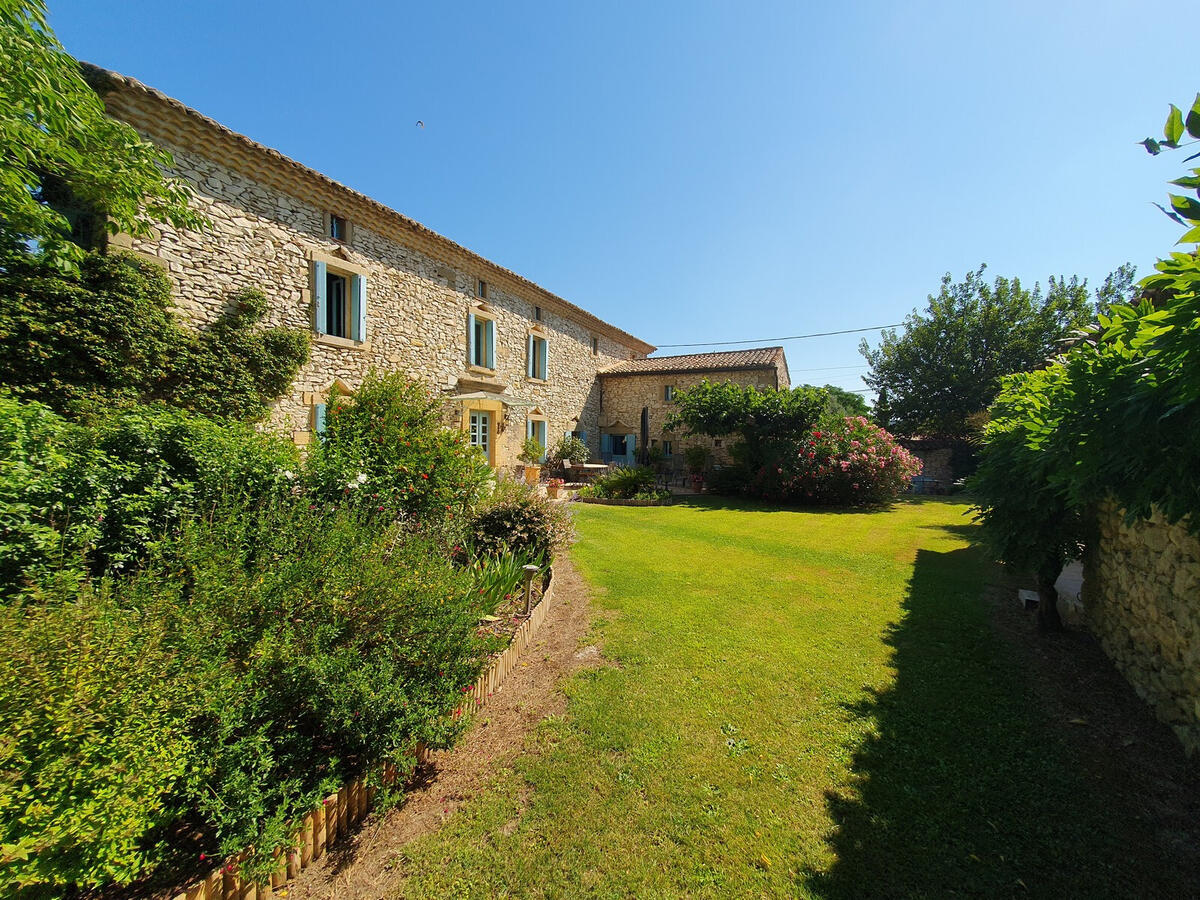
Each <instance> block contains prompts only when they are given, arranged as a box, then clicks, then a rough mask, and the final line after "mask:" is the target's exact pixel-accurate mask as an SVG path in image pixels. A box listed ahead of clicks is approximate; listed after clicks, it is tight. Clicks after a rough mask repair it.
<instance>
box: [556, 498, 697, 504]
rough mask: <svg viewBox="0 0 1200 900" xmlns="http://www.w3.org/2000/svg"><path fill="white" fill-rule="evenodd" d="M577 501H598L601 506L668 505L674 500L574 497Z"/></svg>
mask: <svg viewBox="0 0 1200 900" xmlns="http://www.w3.org/2000/svg"><path fill="white" fill-rule="evenodd" d="M575 499H576V501H578V502H579V503H598V504H600V505H601V506H670V505H671V504H672V503H674V502H675V499H674V498H671V499H669V500H618V499H616V498H614V497H576V498H575Z"/></svg>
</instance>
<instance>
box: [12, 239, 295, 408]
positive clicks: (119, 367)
mask: <svg viewBox="0 0 1200 900" xmlns="http://www.w3.org/2000/svg"><path fill="white" fill-rule="evenodd" d="M0 296H3V297H4V303H3V304H0V370H2V371H3V373H4V374H3V376H0V382H2V383H3V384H4V385H5V386H6V387H7V388H9V390H11V391H12V393H13V394H15V395H16V396H18V397H21V398H23V399H26V400H37V401H38V402H41V403H45V404H46V405H47V406H50V407H52V408H53V409H55V410H57V411H59V412H66V413H71V414H76V415H77V414H80V413H82V412H85V411H86V410H87V409H89V408H90V407H92V406H95V405H97V404H102V405H112V404H119V403H126V402H147V401H153V400H161V401H164V402H166V403H169V404H170V405H172V406H178V407H181V408H184V409H188V410H191V411H192V412H198V413H201V414H203V415H209V416H227V417H229V418H235V419H244V420H255V419H260V418H262V416H263V415H264V414H265V413H266V412H267V409H268V408H269V405H270V403H271V402H272V401H274V400H275V399H277V398H278V397H280V396H281V395H282V394H283V393H284V392H285V391H287V389H288V388H289V386H290V385H291V383H292V379H293V378H295V376H296V372H297V371H298V370H299V368H300V366H301V365H303V364H304V361H305V360H306V359H307V358H308V335H307V333H306V332H304V331H302V330H299V329H291V328H262V327H259V326H260V323H261V321H262V319H263V318H264V317H265V315H266V308H267V303H266V298H265V297H264V296H263V295H262V294H261V293H260V292H257V291H243V292H241V293H239V294H237V295H235V296H234V297H233V298H232V299H231V303H230V305H229V309H228V310H227V312H226V313H225V315H223V316H221V317H219V318H218V319H217V320H216V321H215V322H213V323H211V324H209V325H208V326H206V327H204V328H201V329H199V330H194V329H191V328H185V327H182V326H181V325H180V324H178V323H177V321H176V319H175V317H174V314H173V312H172V310H171V288H170V280H169V279H168V278H167V276H166V274H165V273H163V271H162V270H161V269H160V268H158V267H157V266H155V265H154V264H153V263H149V262H145V261H144V260H139V259H137V258H136V257H134V256H131V255H128V254H120V253H111V254H97V253H88V254H86V255H85V256H84V257H83V259H82V262H81V264H80V267H79V269H78V270H77V271H75V272H70V273H66V272H62V271H60V270H58V269H57V268H55V267H54V266H53V265H51V264H50V263H49V262H48V261H46V260H45V259H42V258H38V257H33V256H30V255H28V254H25V253H20V252H14V253H11V254H9V255H8V256H7V257H4V256H3V255H0Z"/></svg>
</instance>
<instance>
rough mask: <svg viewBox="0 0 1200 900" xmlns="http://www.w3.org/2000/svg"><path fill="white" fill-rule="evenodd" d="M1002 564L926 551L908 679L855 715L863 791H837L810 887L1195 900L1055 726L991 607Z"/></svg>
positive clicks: (910, 623)
mask: <svg viewBox="0 0 1200 900" xmlns="http://www.w3.org/2000/svg"><path fill="white" fill-rule="evenodd" d="M957 528H958V526H951V530H957ZM989 571H990V568H989V566H988V563H987V561H986V558H985V556H984V555H983V553H982V552H981V551H980V550H978V549H977V548H973V547H972V548H964V549H960V550H954V551H951V552H946V553H937V552H931V551H928V550H922V551H919V553H918V555H917V559H916V563H915V567H914V570H913V574H912V579H911V581H910V583H909V590H908V597H907V600H906V602H905V615H904V617H903V619H902V620H901V622H900V623H899V624H897V625H895V626H894V627H893V628H892V630H891V633H890V634H889V635H888V638H887V640H888V643H889V644H890V645H891V646H892V647H893V648H894V657H893V664H894V666H895V667H896V670H897V676H896V680H895V682H894V683H893V684H892V686H890V687H889V688H888V689H887V690H885V691H882V692H877V693H874V694H872V695H870V696H868V697H866V698H865V699H864V700H862V701H861V702H859V703H857V704H854V705H852V706H850V707H849V708H848V713H849V714H850V715H852V716H854V717H856V718H863V719H869V720H873V722H874V724H875V726H876V727H875V729H874V730H873V734H872V736H871V737H869V738H868V739H867V740H866V741H865V742H864V743H863V744H862V745H861V746H860V747H859V748H858V749H857V752H856V753H855V756H854V762H853V767H852V768H853V777H852V781H851V783H850V784H849V785H847V786H846V788H844V789H842V790H839V791H837V792H831V793H829V794H827V803H828V808H829V810H830V813H831V816H832V818H833V820H834V823H835V826H836V827H835V831H834V833H833V834H832V836H831V837H830V838H829V839H828V841H829V845H830V847H831V849H832V850H833V851H834V852H835V854H836V859H835V862H834V864H833V865H832V867H831V868H830V869H829V870H828V871H825V872H821V873H815V872H809V873H807V874H806V875H804V876H802V877H803V881H804V883H805V886H806V887H807V888H808V889H809V890H811V891H813V892H814V893H816V894H817V895H818V896H822V897H829V898H834V897H856V898H857V897H910V896H924V897H944V896H989V897H990V896H1012V895H1017V896H1051V895H1057V896H1059V897H1108V896H1123V897H1128V896H1190V895H1191V894H1190V893H1188V889H1187V888H1186V887H1184V886H1183V885H1180V884H1174V883H1172V878H1173V876H1172V875H1171V873H1170V872H1169V871H1168V870H1169V869H1170V866H1169V864H1168V862H1167V861H1166V860H1157V859H1155V858H1154V857H1155V855H1156V853H1157V851H1155V850H1153V849H1152V848H1151V847H1149V846H1147V845H1148V844H1149V842H1148V841H1147V840H1146V839H1145V835H1144V830H1143V829H1144V826H1142V825H1140V824H1139V823H1138V817H1137V816H1136V815H1135V814H1134V812H1133V811H1132V810H1122V809H1120V808H1118V807H1119V804H1117V805H1114V803H1113V802H1112V801H1111V796H1110V794H1111V791H1106V785H1105V784H1104V783H1103V782H1100V783H1098V782H1097V779H1096V777H1095V776H1094V774H1093V775H1085V774H1084V772H1086V767H1083V768H1082V769H1081V768H1080V767H1079V765H1078V763H1077V762H1076V760H1075V759H1074V758H1073V754H1072V752H1071V751H1070V750H1069V749H1068V747H1067V745H1066V742H1064V741H1063V740H1062V739H1061V738H1060V737H1059V736H1057V735H1056V734H1055V733H1053V732H1052V731H1050V730H1049V728H1048V726H1047V724H1046V721H1045V718H1044V716H1043V715H1042V714H1041V713H1040V711H1039V709H1038V708H1037V704H1036V702H1035V701H1034V700H1033V698H1032V694H1031V692H1030V691H1029V690H1028V682H1027V681H1026V676H1025V673H1024V672H1022V671H1021V670H1020V668H1019V666H1018V665H1017V664H1016V662H1015V660H1014V659H1013V658H1012V657H1011V656H1010V655H1008V654H1007V653H1006V651H1005V649H1004V647H1003V646H1002V644H1001V643H1000V642H999V641H998V639H997V637H996V635H995V633H994V632H993V630H992V628H991V625H990V623H989V619H988V613H987V610H986V608H985V606H984V604H983V603H982V602H981V599H980V595H981V591H982V589H983V586H984V585H983V580H984V578H985V577H986V576H987V573H988V572H989ZM1066 727H1069V726H1066ZM1193 887H1194V886H1193ZM1181 888H1182V889H1183V893H1180V889H1181Z"/></svg>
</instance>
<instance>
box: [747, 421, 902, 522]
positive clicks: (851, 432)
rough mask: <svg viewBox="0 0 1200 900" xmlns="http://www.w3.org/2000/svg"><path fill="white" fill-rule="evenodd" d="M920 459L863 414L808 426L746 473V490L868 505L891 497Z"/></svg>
mask: <svg viewBox="0 0 1200 900" xmlns="http://www.w3.org/2000/svg"><path fill="white" fill-rule="evenodd" d="M920 471H921V463H920V462H919V461H918V460H917V458H916V457H914V456H913V455H912V454H911V453H909V452H908V451H907V450H905V449H904V448H903V447H901V446H900V445H899V444H898V443H896V439H895V438H894V437H892V435H891V434H889V433H888V432H887V431H885V430H884V429H882V428H880V427H879V426H878V425H874V424H872V423H871V422H869V421H867V419H866V418H864V417H863V416H846V417H845V418H843V419H841V420H840V421H836V420H835V421H832V422H826V423H825V424H823V425H820V426H818V427H815V428H813V429H812V430H811V431H810V432H809V433H808V434H807V435H806V436H805V437H803V438H802V439H801V440H800V441H799V442H798V445H793V446H791V447H789V448H788V452H787V453H786V454H781V457H780V458H779V459H778V461H777V462H776V463H775V464H774V465H772V464H770V463H768V464H767V465H765V466H763V467H762V468H761V469H760V470H759V472H758V473H757V474H756V475H755V476H754V477H753V478H752V479H751V482H750V485H749V493H751V494H753V495H758V496H761V497H765V498H768V499H775V500H784V501H790V502H793V503H819V504H827V505H834V506H870V505H874V504H879V503H886V502H888V501H889V500H893V499H895V497H896V495H897V494H899V493H900V492H901V491H903V490H904V489H905V488H906V487H907V486H908V483H909V481H910V480H911V479H912V477H913V476H914V475H916V474H917V473H919V472H920Z"/></svg>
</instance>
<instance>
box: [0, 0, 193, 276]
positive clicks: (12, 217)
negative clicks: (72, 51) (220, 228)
mask: <svg viewBox="0 0 1200 900" xmlns="http://www.w3.org/2000/svg"><path fill="white" fill-rule="evenodd" d="M0 59H3V60H4V65H3V66H2V67H0V244H3V245H4V246H5V247H7V248H9V249H11V248H16V247H33V248H35V249H36V251H37V252H38V253H39V254H41V255H43V256H45V258H46V259H48V260H50V261H52V262H53V263H55V264H56V265H58V266H62V267H67V268H73V267H74V266H75V265H77V264H78V262H79V260H80V259H81V250H80V249H79V247H78V246H77V245H76V243H75V242H74V241H73V238H78V237H79V235H78V234H74V235H73V227H75V226H78V224H79V223H78V221H76V222H74V223H73V222H72V218H73V216H72V215H71V214H70V212H69V211H68V210H65V209H64V202H65V201H69V202H70V204H71V205H72V206H75V208H76V209H85V210H88V211H92V212H95V213H98V214H101V215H104V216H107V217H108V224H107V228H108V230H109V231H111V232H114V233H115V232H118V231H124V232H128V233H130V234H136V235H141V234H146V233H147V232H148V230H149V228H150V225H151V223H152V222H155V221H166V222H170V223H171V224H172V225H175V226H177V227H181V228H197V227H201V226H202V225H203V224H204V220H203V218H202V217H201V216H199V215H198V214H197V213H195V212H194V211H192V210H191V209H189V207H188V201H189V198H190V192H189V190H188V189H187V188H186V187H185V186H184V184H183V183H182V182H180V181H179V180H177V179H174V178H169V177H167V176H166V175H165V174H164V172H163V170H164V169H167V168H169V167H170V166H171V164H172V159H171V156H170V154H168V153H167V152H166V151H164V150H161V149H159V148H157V147H155V146H154V145H152V144H150V143H148V142H147V141H145V140H143V139H142V138H141V137H139V136H138V134H137V132H136V131H134V130H133V129H132V128H130V127H129V126H128V125H125V124H123V123H121V122H117V121H116V120H115V119H111V118H109V117H108V115H107V114H106V113H105V110H104V103H103V102H102V101H101V99H100V97H99V96H98V95H97V94H96V93H95V91H93V90H92V89H91V88H90V87H89V86H88V85H87V83H86V82H85V81H84V78H83V76H82V74H81V72H80V69H79V64H78V63H77V62H76V61H75V60H74V59H72V58H71V56H69V55H68V54H67V52H66V51H65V50H64V49H63V47H62V45H61V44H60V43H59V42H58V39H57V38H56V37H55V36H54V33H53V32H52V31H51V30H50V28H49V26H48V25H47V23H46V6H45V3H43V2H42V0H0ZM56 207H57V208H56Z"/></svg>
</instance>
